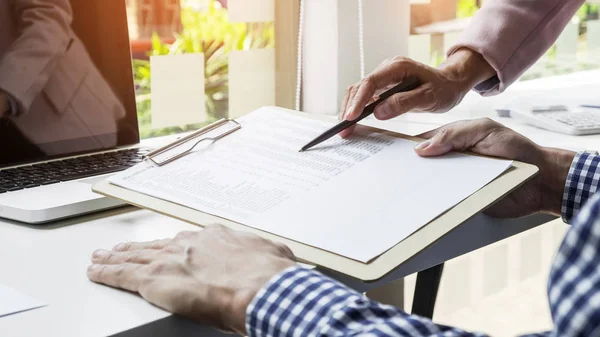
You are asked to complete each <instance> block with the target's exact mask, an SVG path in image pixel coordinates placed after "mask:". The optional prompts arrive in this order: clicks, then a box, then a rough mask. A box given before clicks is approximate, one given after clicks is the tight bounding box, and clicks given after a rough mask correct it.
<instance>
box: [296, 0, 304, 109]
mask: <svg viewBox="0 0 600 337" xmlns="http://www.w3.org/2000/svg"><path fill="white" fill-rule="evenodd" d="M303 40H304V0H300V17H299V23H298V64H297V68H296V71H297V75H296V111H300V97H301V96H302V63H303V61H304V60H303V54H304V41H303Z"/></svg>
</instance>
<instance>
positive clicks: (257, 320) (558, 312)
mask: <svg viewBox="0 0 600 337" xmlns="http://www.w3.org/2000/svg"><path fill="white" fill-rule="evenodd" d="M599 164H600V156H597V155H593V154H589V153H578V154H577V155H576V157H575V159H574V161H573V164H572V165H571V169H570V172H569V175H568V178H567V184H566V186H565V192H564V199H563V208H562V216H563V219H565V220H567V221H570V220H571V218H572V217H573V215H575V214H576V217H575V219H574V221H573V224H572V226H571V228H570V229H569V232H568V233H567V235H566V236H565V239H564V241H563V242H562V245H561V247H560V250H559V252H558V254H557V256H556V258H555V260H554V263H553V265H552V271H551V273H550V280H549V282H548V299H549V304H550V309H551V313H552V318H553V322H554V330H553V331H550V332H545V333H540V334H537V335H529V336H569V337H571V336H600V266H599V265H600V216H599V215H600V193H599V194H595V192H596V190H597V189H598V184H599V183H598V180H599V178H600V166H599ZM580 209H581V210H580ZM246 329H247V332H248V336H249V337H259V336H261V337H271V336H273V337H275V336H486V335H485V334H482V333H471V332H467V331H464V330H460V329H457V328H453V327H448V326H443V325H438V324H435V323H433V322H432V321H431V320H429V319H426V318H422V317H418V316H414V315H409V314H407V313H405V312H404V311H402V310H399V309H397V308H394V307H391V306H388V305H382V304H379V303H377V302H374V301H372V300H369V299H368V298H366V297H365V296H364V295H363V294H361V293H358V292H356V291H354V290H352V289H349V288H348V287H346V286H344V285H342V284H341V283H339V282H337V281H335V280H332V279H330V278H328V277H326V276H323V275H322V274H320V273H319V272H317V271H314V270H312V269H308V268H304V267H301V266H296V267H292V268H289V269H287V270H285V271H283V272H282V273H281V274H279V275H277V276H275V277H274V278H273V279H272V280H271V281H270V282H269V283H268V284H267V285H266V286H265V287H264V288H263V289H262V290H261V291H260V292H259V293H258V294H257V296H256V297H255V298H254V299H253V301H252V302H251V303H250V305H249V306H248V309H247V317H246Z"/></svg>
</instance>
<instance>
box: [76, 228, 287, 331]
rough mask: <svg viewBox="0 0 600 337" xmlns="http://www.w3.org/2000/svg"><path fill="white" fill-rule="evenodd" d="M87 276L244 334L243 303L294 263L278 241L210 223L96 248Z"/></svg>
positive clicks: (202, 320) (176, 311)
mask: <svg viewBox="0 0 600 337" xmlns="http://www.w3.org/2000/svg"><path fill="white" fill-rule="evenodd" d="M92 263H93V264H92V265H91V266H90V268H89V269H88V277H89V278H90V280H92V281H94V282H98V283H102V284H105V285H108V286H112V287H116V288H122V289H125V290H129V291H132V292H136V293H139V294H140V295H141V296H142V297H143V298H144V299H146V300H147V301H148V302H150V303H153V304H154V305H156V306H158V307H161V308H163V309H165V310H167V311H170V312H172V313H175V314H179V315H182V316H186V317H188V318H191V319H193V320H195V321H198V322H202V323H205V324H210V325H211V326H214V327H216V328H218V329H221V330H225V331H233V332H236V333H239V334H242V335H245V333H246V328H245V321H246V308H247V306H248V305H249V304H250V302H251V301H252V299H253V298H254V297H255V296H256V294H257V292H258V291H259V290H260V289H262V288H263V287H264V286H265V284H266V283H267V282H268V281H269V280H270V279H271V278H272V277H274V276H275V275H277V274H279V273H280V272H282V271H283V270H285V269H287V268H288V267H291V266H293V265H294V264H295V262H294V255H293V253H292V252H291V251H290V249H289V248H287V247H286V246H284V245H281V244H276V243H273V242H271V241H268V240H265V239H263V238H260V237H258V236H256V235H253V234H248V233H243V232H235V231H232V230H230V229H228V228H226V227H223V226H211V227H207V228H206V229H204V230H202V231H198V232H182V233H179V234H178V235H177V236H176V237H175V238H173V239H165V240H159V241H153V242H145V243H126V244H120V245H117V246H116V247H115V248H113V249H112V250H111V251H105V250H99V251H96V252H94V254H93V256H92Z"/></svg>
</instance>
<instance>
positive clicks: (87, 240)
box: [0, 72, 600, 337]
mask: <svg viewBox="0 0 600 337" xmlns="http://www.w3.org/2000/svg"><path fill="white" fill-rule="evenodd" d="M590 73H592V74H591V75H590ZM590 73H588V74H583V75H582V74H580V75H579V78H580V81H578V83H584V82H585V81H587V80H588V79H589V80H590V81H591V78H593V77H596V78H600V76H598V75H599V73H600V72H590ZM570 76H571V77H572V76H573V75H570ZM586 76H587V77H586ZM575 79H577V76H576V75H575ZM569 80H571V81H573V79H572V78H567V79H566V80H563V81H557V80H556V79H553V80H541V81H532V82H529V83H521V84H519V85H517V86H515V87H514V89H512V90H511V92H509V93H507V95H506V96H505V99H504V100H506V99H509V98H510V97H511V95H517V94H519V92H522V91H527V90H539V89H540V88H541V87H544V86H546V87H552V85H554V87H560V86H561V85H565V83H568V81H569ZM596 81H598V80H596ZM535 82H537V84H536V83H535ZM549 83H550V84H549ZM552 83H554V84H552ZM512 91H514V93H513V92H512ZM578 92H579V93H581V91H580V90H578ZM592 97H593V96H592ZM486 100H487V101H486ZM502 102H503V99H502V98H501V96H498V97H494V98H487V99H482V98H480V97H477V96H476V95H468V97H466V99H465V101H464V102H463V104H461V105H460V106H459V107H458V108H456V109H455V110H454V111H452V112H451V113H449V114H448V116H450V117H453V118H460V117H469V118H472V117H478V116H486V117H494V116H495V112H494V110H493V108H494V107H495V104H501V103H502ZM495 119H497V120H499V121H501V122H503V123H505V124H507V125H508V126H511V127H514V128H515V129H517V130H518V131H519V132H521V133H523V134H525V135H527V136H529V137H530V138H531V139H533V140H534V141H536V142H538V143H540V144H542V145H546V146H561V147H568V148H588V149H598V148H600V135H596V136H586V137H571V136H564V135H558V134H555V133H551V132H547V131H543V130H539V129H535V128H533V127H529V126H523V125H520V124H516V123H515V122H513V121H512V120H510V119H505V118H495ZM548 220H550V219H549V218H548V217H540V216H534V217H532V218H530V219H521V220H518V221H503V222H499V221H495V220H491V219H489V218H486V217H483V216H478V217H475V218H474V219H472V220H471V221H469V223H467V224H465V225H464V226H461V227H460V228H459V229H458V230H456V231H455V232H453V233H451V234H452V235H448V236H447V237H445V238H443V239H442V240H440V241H439V242H437V243H436V244H435V245H433V246H432V247H430V248H429V249H427V250H426V251H424V252H422V253H420V254H418V255H417V256H416V257H415V258H413V259H410V260H409V261H407V262H406V263H405V264H403V265H401V266H400V267H399V268H398V269H397V270H396V271H395V272H394V273H392V274H390V275H389V277H387V278H386V280H383V281H382V282H387V281H391V280H393V279H398V278H400V277H403V276H406V275H408V274H410V273H414V272H417V271H420V270H423V269H426V268H428V267H431V266H433V265H435V264H437V263H439V262H444V261H446V260H449V259H451V258H454V257H456V256H459V255H462V254H465V253H468V252H469V251H472V250H475V249H477V248H480V247H483V246H485V245H487V244H490V243H493V242H496V241H499V240H502V239H504V238H506V237H509V236H511V235H514V234H517V233H519V232H522V231H524V230H527V229H529V228H532V227H534V226H536V225H539V224H541V223H543V222H546V221H548ZM189 229H197V227H194V226H191V225H189V224H186V223H183V222H180V221H177V220H174V219H170V218H167V217H163V216H160V215H157V214H153V213H151V212H148V211H141V210H132V209H131V208H124V209H119V210H115V211H111V212H104V213H99V214H95V215H92V216H86V217H82V218H78V219H74V220H69V221H64V222H61V223H57V224H54V225H49V226H42V227H33V226H25V225H21V224H16V223H12V222H7V221H0V266H1V267H2V272H0V284H5V285H8V286H12V287H14V288H16V289H18V290H20V291H22V292H24V293H26V294H28V295H31V296H33V297H35V298H37V299H39V300H41V301H44V302H46V303H48V304H49V305H48V306H47V307H45V308H41V309H36V310H32V311H28V312H24V313H20V314H17V315H12V316H8V317H3V318H0V331H1V332H2V333H1V335H2V336H3V337H4V336H7V337H9V336H10V337H12V336H19V337H20V336H23V337H25V336H27V337H29V336H61V337H75V336H77V337H87V336H107V335H112V334H116V333H119V332H122V331H126V330H130V329H132V328H136V327H138V326H141V325H144V324H147V323H150V322H154V321H157V320H159V321H158V322H165V324H167V325H166V326H167V327H166V328H164V326H163V328H164V329H163V330H161V329H160V328H156V329H154V328H153V329H152V330H151V331H153V335H157V334H158V333H159V331H164V332H165V333H164V335H165V336H171V335H173V332H174V330H172V329H169V328H168V324H173V321H172V320H171V321H168V317H169V316H170V315H169V314H168V313H166V312H164V311H162V310H160V309H158V308H155V307H153V306H151V305H149V304H147V303H146V302H145V301H143V300H142V299H141V298H139V297H137V296H136V295H133V294H129V293H126V292H122V291H119V290H115V289H110V288H107V287H104V286H100V285H96V284H93V283H91V282H89V281H88V279H87V277H86V273H85V271H86V268H87V266H88V265H89V258H90V255H91V253H92V252H93V251H94V250H95V249H97V248H111V247H112V246H113V245H115V244H117V243H119V242H123V241H141V240H142V241H144V240H152V239H156V238H164V237H171V236H173V235H175V234H176V233H177V232H179V231H181V230H189ZM465 236H466V237H467V238H468V239H465ZM457 237H460V238H461V240H462V242H469V243H470V244H469V245H461V247H457V246H456V245H455V244H454V243H455V242H456V240H457ZM338 276H339V275H338ZM341 278H342V281H344V282H347V283H349V284H350V285H351V286H353V287H355V288H358V289H360V290H365V289H367V288H369V287H373V286H377V284H368V285H367V284H362V283H357V282H355V281H353V280H348V279H344V278H343V277H341ZM161 319H163V320H161ZM183 325H185V324H183ZM183 325H180V326H183ZM187 327H188V328H189V327H190V326H189V325H187ZM193 328H194V327H193V326H192V327H191V328H190V329H188V330H185V329H184V330H178V331H177V333H178V336H182V335H188V333H186V331H189V332H190V333H189V335H194V333H193V332H194V329H193ZM140 331H144V330H137V333H140ZM146 331H147V330H146ZM181 331H183V332H182V333H180V332H181ZM195 332H196V334H195V335H197V333H198V331H195ZM202 335H203V336H208V335H209V334H208V332H206V331H204V332H203V333H202ZM215 335H219V334H217V333H215ZM120 336H121V335H120ZM122 336H137V335H136V332H135V330H134V331H130V333H124V334H122Z"/></svg>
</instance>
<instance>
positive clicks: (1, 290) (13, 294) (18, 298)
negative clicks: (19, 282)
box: [0, 284, 46, 318]
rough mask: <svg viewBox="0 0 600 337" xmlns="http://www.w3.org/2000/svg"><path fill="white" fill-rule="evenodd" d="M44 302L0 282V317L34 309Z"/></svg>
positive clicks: (41, 305)
mask: <svg viewBox="0 0 600 337" xmlns="http://www.w3.org/2000/svg"><path fill="white" fill-rule="evenodd" d="M45 305H46V304H44V303H42V302H40V301H38V300H36V299H34V298H31V297H29V296H27V295H24V294H21V293H20V292H18V291H17V290H15V289H13V288H9V287H6V286H3V285H1V284H0V318H2V317H4V316H8V315H12V314H16V313H19V312H23V311H27V310H31V309H36V308H40V307H43V306H45Z"/></svg>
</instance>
